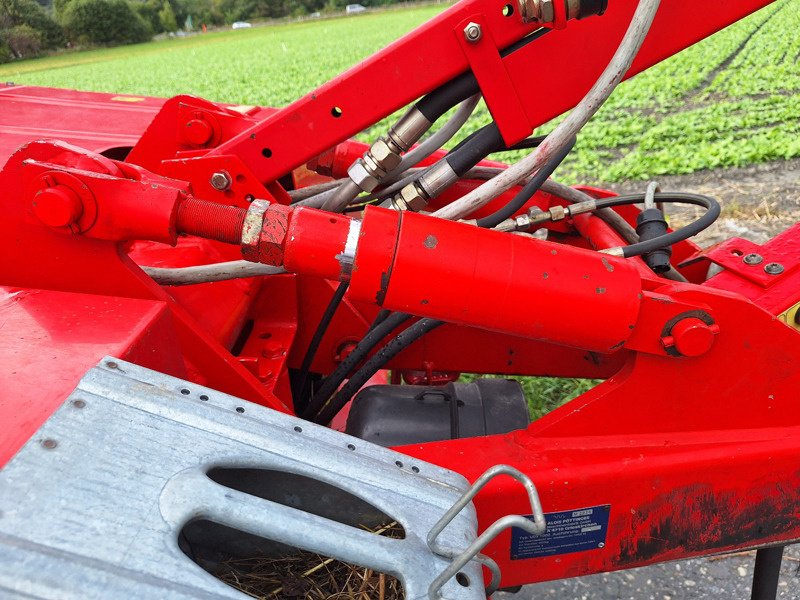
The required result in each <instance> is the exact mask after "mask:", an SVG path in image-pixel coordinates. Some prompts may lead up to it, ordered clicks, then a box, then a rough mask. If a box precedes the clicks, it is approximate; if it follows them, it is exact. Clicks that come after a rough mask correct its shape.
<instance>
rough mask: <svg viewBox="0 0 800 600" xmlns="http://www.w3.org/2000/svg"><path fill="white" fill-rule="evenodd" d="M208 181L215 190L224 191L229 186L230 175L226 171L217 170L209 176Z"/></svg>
mask: <svg viewBox="0 0 800 600" xmlns="http://www.w3.org/2000/svg"><path fill="white" fill-rule="evenodd" d="M209 183H211V187H213V188H214V189H215V190H219V191H220V192H224V191H225V190H227V189H228V188H229V187H231V176H230V175H228V173H227V172H226V171H217V172H216V173H214V174H213V175H212V176H211V179H210V181H209Z"/></svg>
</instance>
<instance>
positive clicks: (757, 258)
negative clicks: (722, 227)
mask: <svg viewBox="0 0 800 600" xmlns="http://www.w3.org/2000/svg"><path fill="white" fill-rule="evenodd" d="M763 260H764V257H763V256H761V255H760V254H756V253H755V252H751V253H750V254H747V255H745V257H744V258H743V259H742V262H743V263H744V264H746V265H757V264H760V263H761V262H763Z"/></svg>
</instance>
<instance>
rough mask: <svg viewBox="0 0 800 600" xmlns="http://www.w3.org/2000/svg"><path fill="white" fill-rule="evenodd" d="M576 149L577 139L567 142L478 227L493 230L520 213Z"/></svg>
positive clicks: (480, 220) (482, 220)
mask: <svg viewBox="0 0 800 600" xmlns="http://www.w3.org/2000/svg"><path fill="white" fill-rule="evenodd" d="M574 147H575V138H574V137H573V138H572V139H571V140H569V141H568V142H567V145H566V146H564V147H563V148H562V149H561V150H560V151H559V152H558V153H556V154H555V155H554V156H552V157H551V158H550V159H549V160H548V161H547V162H546V163H545V164H544V165H543V166H542V168H541V169H539V170H538V171H536V174H535V175H534V176H533V177H531V179H530V180H529V181H528V183H526V184H525V185H524V186H523V187H522V189H521V190H520V191H519V192H517V195H516V196H514V198H513V199H512V200H511V201H510V202H509V203H508V204H506V205H505V206H504V207H503V208H501V209H500V210H498V211H496V212H494V213H492V214H491V215H488V216H486V217H483V218H482V219H478V221H477V225H478V227H487V228H492V227H495V226H497V225H498V224H499V223H502V222H503V221H505V220H506V219H508V218H510V217H512V216H513V215H514V213H516V212H517V211H519V210H520V209H521V208H522V207H523V206H525V203H527V202H528V201H529V200H530V199H531V198H532V197H533V195H534V194H535V193H536V192H538V191H539V189H540V188H541V187H542V185H543V184H544V182H545V181H547V179H548V178H549V177H550V175H552V174H553V171H555V170H556V169H557V168H558V166H559V165H560V164H561V163H562V162H563V161H564V159H565V158H566V157H567V155H568V154H569V153H570V152H571V151H572V149H573V148H574Z"/></svg>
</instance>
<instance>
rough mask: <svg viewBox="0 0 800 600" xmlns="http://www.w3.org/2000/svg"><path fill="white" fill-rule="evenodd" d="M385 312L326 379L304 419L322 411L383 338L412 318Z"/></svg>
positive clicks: (304, 414) (304, 413)
mask: <svg viewBox="0 0 800 600" xmlns="http://www.w3.org/2000/svg"><path fill="white" fill-rule="evenodd" d="M384 312H389V311H381V312H380V313H378V316H377V317H376V318H375V320H374V321H373V322H372V325H370V328H369V329H368V330H367V333H366V335H364V337H363V338H362V340H361V341H360V342H359V343H358V345H356V347H355V348H354V349H353V351H352V352H350V354H348V355H347V356H346V357H345V359H344V360H343V361H342V362H341V363H339V366H338V367H336V370H335V371H334V372H333V373H331V374H330V375H329V376H328V377H326V378H325V380H324V381H323V382H322V385H321V386H320V388H319V390H318V391H317V393H316V394H314V397H313V398H312V399H311V402H310V403H309V404H308V408H306V410H305V411H303V415H302V416H303V417H304V418H306V419H309V418H311V417H312V416H313V415H315V414H317V413H319V412H320V411H322V409H323V408H324V407H325V405H326V403H327V402H328V400H329V399H330V397H331V396H332V395H333V393H334V392H335V391H336V389H337V388H338V387H339V386H340V385H341V383H342V382H343V381H344V380H345V379H346V378H347V376H348V375H349V374H350V372H351V371H352V370H353V369H354V368H355V367H356V365H358V363H360V362H361V361H362V360H363V359H364V357H366V356H367V354H369V353H370V352H371V351H372V350H373V349H374V348H375V346H377V345H378V344H379V343H380V342H381V340H383V338H385V337H386V336H387V335H389V334H390V333H391V332H392V331H393V330H395V329H396V328H397V327H399V326H400V325H402V324H403V323H405V322H406V321H408V320H409V319H410V318H411V315H408V314H406V313H399V312H398V313H392V314H390V315H386V314H384Z"/></svg>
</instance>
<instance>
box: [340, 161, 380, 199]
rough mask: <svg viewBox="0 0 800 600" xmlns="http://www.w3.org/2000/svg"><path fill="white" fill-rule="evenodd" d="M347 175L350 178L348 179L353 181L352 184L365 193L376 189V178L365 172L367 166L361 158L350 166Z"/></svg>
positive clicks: (367, 171)
mask: <svg viewBox="0 0 800 600" xmlns="http://www.w3.org/2000/svg"><path fill="white" fill-rule="evenodd" d="M347 174H348V175H349V176H350V179H352V180H353V183H355V184H356V185H357V186H358V187H360V188H361V189H362V190H364V191H365V192H371V191H372V190H374V189H375V188H376V187H378V178H377V177H375V176H374V175H372V174H371V173H370V172H369V170H367V165H366V164H365V163H364V160H363V159H361V158H359V159H358V160H357V161H356V162H354V163H353V164H352V166H351V167H350V168H349V169H348V170H347Z"/></svg>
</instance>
